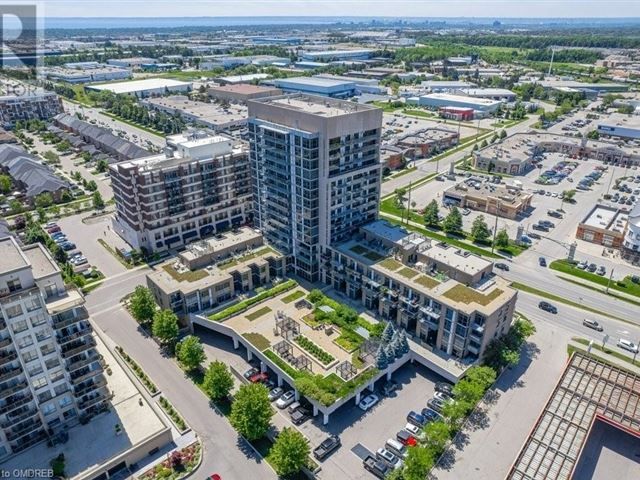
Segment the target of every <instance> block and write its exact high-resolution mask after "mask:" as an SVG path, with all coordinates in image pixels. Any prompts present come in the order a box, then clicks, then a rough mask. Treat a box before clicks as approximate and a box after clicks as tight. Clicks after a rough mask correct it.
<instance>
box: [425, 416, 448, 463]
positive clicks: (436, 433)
mask: <svg viewBox="0 0 640 480" xmlns="http://www.w3.org/2000/svg"><path fill="white" fill-rule="evenodd" d="M423 431H424V433H425V437H426V440H425V442H424V445H425V447H426V448H428V449H430V450H431V451H432V452H433V453H434V456H436V457H438V456H440V454H441V453H442V452H443V451H444V447H445V446H446V445H447V442H448V441H449V439H450V438H451V427H450V426H449V425H447V424H446V423H445V422H442V421H436V422H429V423H427V424H426V425H425V426H424V429H423Z"/></svg>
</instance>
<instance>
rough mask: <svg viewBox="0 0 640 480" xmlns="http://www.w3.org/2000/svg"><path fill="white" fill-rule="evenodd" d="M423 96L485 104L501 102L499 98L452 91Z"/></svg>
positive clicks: (423, 96) (424, 96)
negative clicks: (453, 92) (467, 94)
mask: <svg viewBox="0 0 640 480" xmlns="http://www.w3.org/2000/svg"><path fill="white" fill-rule="evenodd" d="M421 98H430V99H434V100H445V101H449V102H463V103H469V104H476V105H485V106H490V105H496V104H498V103H500V101H499V100H490V99H488V98H476V97H467V96H465V95H453V94H451V93H429V94H428V95H422V97H421Z"/></svg>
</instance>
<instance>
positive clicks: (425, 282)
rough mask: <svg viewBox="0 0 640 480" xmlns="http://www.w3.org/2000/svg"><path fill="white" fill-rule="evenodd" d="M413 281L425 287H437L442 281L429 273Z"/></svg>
mask: <svg viewBox="0 0 640 480" xmlns="http://www.w3.org/2000/svg"><path fill="white" fill-rule="evenodd" d="M413 281H414V282H416V283H417V284H418V285H422V286H423V287H425V288H435V287H437V286H438V285H440V282H438V281H437V280H436V279H435V278H431V277H429V276H427V275H420V276H419V277H418V278H414V279H413Z"/></svg>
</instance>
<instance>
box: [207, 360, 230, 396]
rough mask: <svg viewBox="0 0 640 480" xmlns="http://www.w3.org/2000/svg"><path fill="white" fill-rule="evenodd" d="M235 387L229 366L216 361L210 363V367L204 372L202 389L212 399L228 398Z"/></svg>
mask: <svg viewBox="0 0 640 480" xmlns="http://www.w3.org/2000/svg"><path fill="white" fill-rule="evenodd" d="M232 388H233V377H232V376H231V373H230V372H229V369H228V368H227V366H226V365H225V364H224V363H222V362H220V361H215V362H211V363H210V364H209V368H207V371H206V372H205V374H204V380H203V381H202V389H203V390H204V391H205V393H206V394H207V396H208V397H209V398H210V399H211V400H222V399H224V398H227V397H228V395H229V392H230V391H231V389H232Z"/></svg>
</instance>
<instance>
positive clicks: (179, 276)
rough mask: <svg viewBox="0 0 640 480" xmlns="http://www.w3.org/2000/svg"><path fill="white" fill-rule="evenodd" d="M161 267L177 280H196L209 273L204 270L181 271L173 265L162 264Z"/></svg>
mask: <svg viewBox="0 0 640 480" xmlns="http://www.w3.org/2000/svg"><path fill="white" fill-rule="evenodd" d="M162 269H163V270H164V271H165V272H167V273H168V274H169V275H170V276H171V278H173V279H174V280H175V281H177V282H197V281H198V280H202V279H203V278H205V277H206V276H207V275H209V274H208V273H207V271H206V270H188V271H186V272H182V273H181V272H178V271H177V270H176V269H175V268H174V267H173V265H163V266H162Z"/></svg>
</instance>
